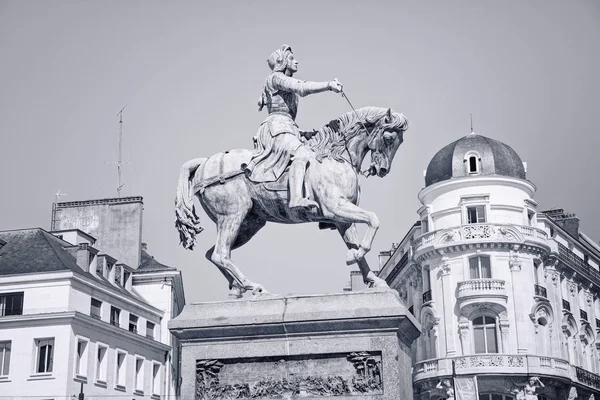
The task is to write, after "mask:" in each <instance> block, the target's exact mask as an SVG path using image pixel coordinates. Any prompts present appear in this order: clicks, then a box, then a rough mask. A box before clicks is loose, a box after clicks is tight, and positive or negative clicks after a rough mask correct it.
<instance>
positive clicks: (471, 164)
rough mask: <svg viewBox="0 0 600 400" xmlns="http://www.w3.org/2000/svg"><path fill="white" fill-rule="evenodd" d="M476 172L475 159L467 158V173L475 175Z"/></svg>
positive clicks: (473, 157) (472, 157)
mask: <svg viewBox="0 0 600 400" xmlns="http://www.w3.org/2000/svg"><path fill="white" fill-rule="evenodd" d="M477 172H479V171H478V170H477V157H475V156H471V157H469V173H470V174H476V173H477Z"/></svg>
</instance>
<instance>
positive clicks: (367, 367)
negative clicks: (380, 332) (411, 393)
mask: <svg viewBox="0 0 600 400" xmlns="http://www.w3.org/2000/svg"><path fill="white" fill-rule="evenodd" d="M382 382H383V379H382V368H381V353H373V352H354V353H350V354H346V355H343V354H335V355H328V356H326V357H322V356H320V357H313V358H311V357H310V356H307V357H285V356H284V357H266V358H263V359H258V360H257V359H243V358H242V359H233V360H198V361H197V362H196V400H212V399H223V398H227V399H276V398H297V397H298V398H299V397H332V396H364V395H378V394H383V386H382Z"/></svg>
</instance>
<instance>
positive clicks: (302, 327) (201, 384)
mask: <svg viewBox="0 0 600 400" xmlns="http://www.w3.org/2000/svg"><path fill="white" fill-rule="evenodd" d="M417 326H418V323H417V322H416V320H415V318H414V317H413V316H412V315H411V314H409V313H408V312H407V311H406V308H405V307H404V306H403V305H402V304H401V302H400V299H399V297H398V294H397V293H396V292H395V291H391V290H385V291H362V292H348V293H343V294H331V295H316V296H312V295H311V296H308V295H291V296H274V297H265V298H258V299H252V300H231V301H222V302H209V303H196V304H190V305H187V306H185V308H184V309H183V312H182V313H181V314H180V315H179V316H178V317H177V318H175V319H173V320H172V321H170V322H169V329H170V330H171V332H172V333H173V334H174V335H175V336H176V337H178V338H179V339H180V341H181V344H182V361H181V362H182V365H181V366H182V378H183V382H182V388H181V398H182V399H186V400H187V399H189V400H192V399H217V398H232V399H234V398H235V399H249V398H255V399H271V398H301V397H305V398H321V397H335V398H337V399H350V398H352V399H356V398H365V397H367V396H368V398H370V399H373V400H375V399H386V400H387V399H394V400H397V399H412V397H413V393H412V381H411V357H410V344H411V343H412V341H413V340H415V339H416V338H417V337H418V335H419V329H418V328H417Z"/></svg>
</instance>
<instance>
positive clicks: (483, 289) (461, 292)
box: [458, 279, 506, 297]
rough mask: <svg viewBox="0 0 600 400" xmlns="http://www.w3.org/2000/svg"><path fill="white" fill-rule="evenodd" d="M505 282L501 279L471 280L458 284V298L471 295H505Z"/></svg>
mask: <svg viewBox="0 0 600 400" xmlns="http://www.w3.org/2000/svg"><path fill="white" fill-rule="evenodd" d="M505 284H506V283H505V281H503V280H501V279H471V280H468V281H462V282H458V297H464V296H468V295H470V294H484V293H485V294H504V287H505Z"/></svg>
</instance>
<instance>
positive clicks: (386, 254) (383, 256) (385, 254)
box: [379, 250, 392, 271]
mask: <svg viewBox="0 0 600 400" xmlns="http://www.w3.org/2000/svg"><path fill="white" fill-rule="evenodd" d="M391 256H392V252H391V250H388V251H380V252H379V270H380V271H381V270H382V269H383V266H384V265H385V263H386V262H388V260H389V259H390V257H391Z"/></svg>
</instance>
